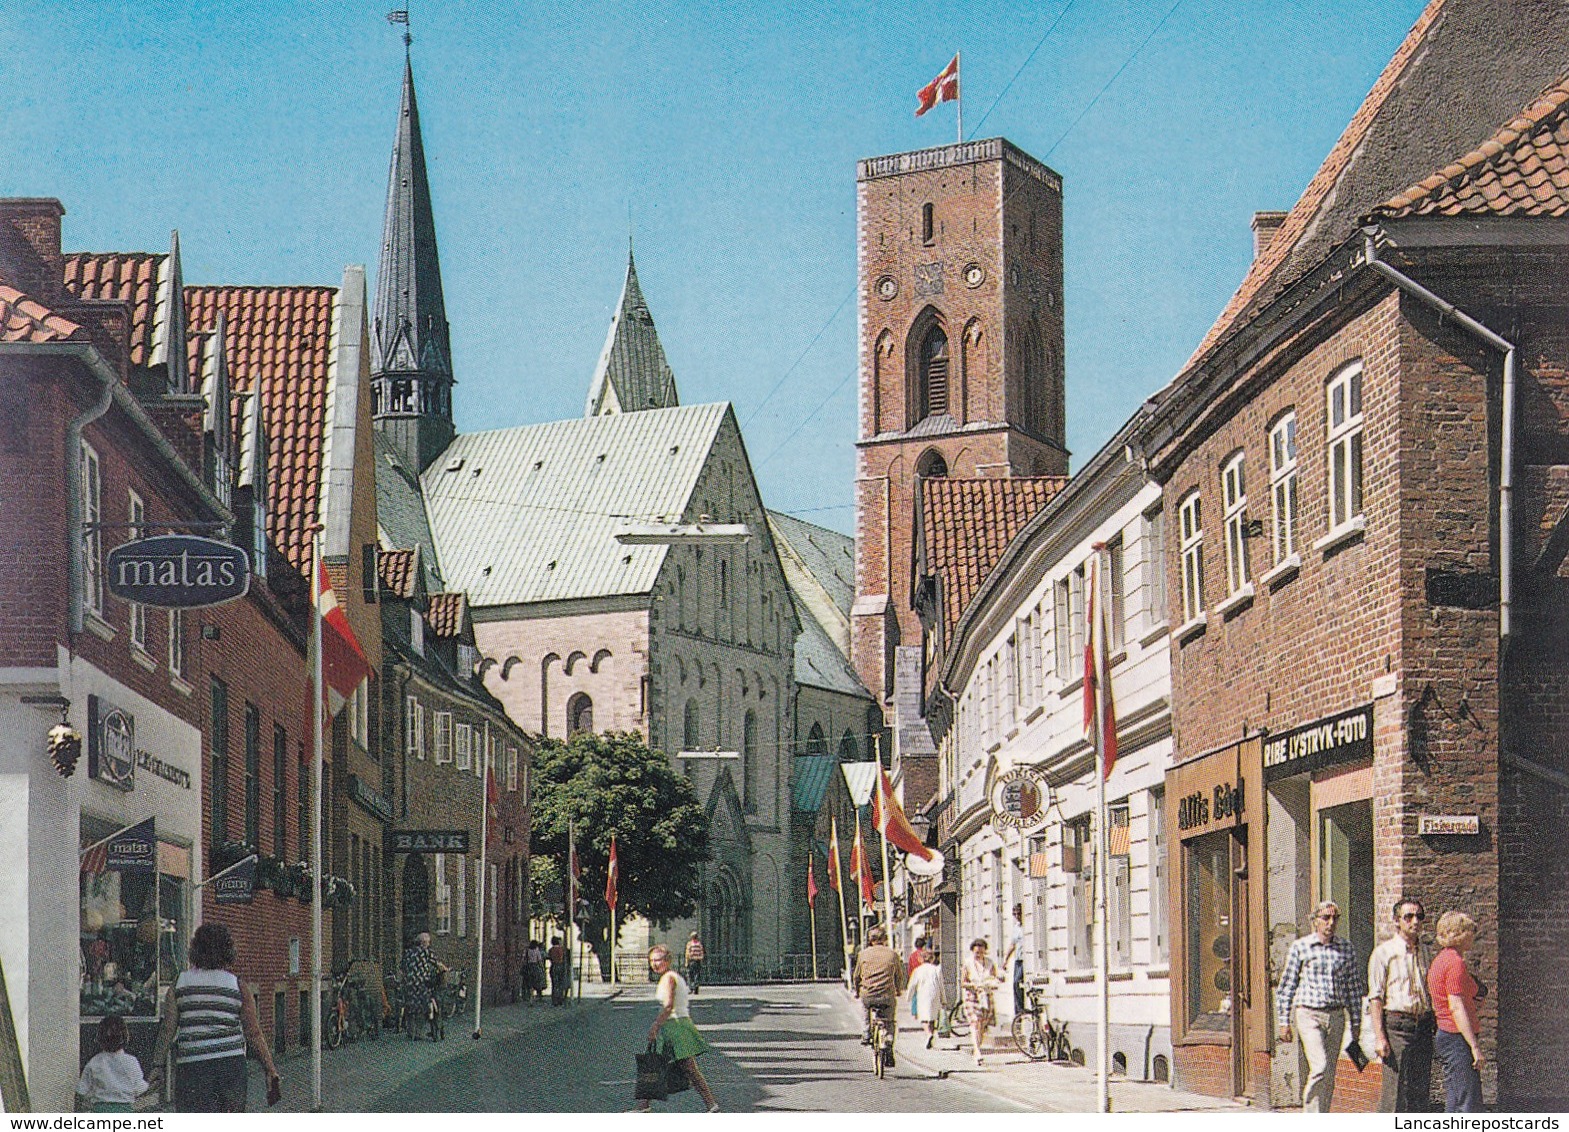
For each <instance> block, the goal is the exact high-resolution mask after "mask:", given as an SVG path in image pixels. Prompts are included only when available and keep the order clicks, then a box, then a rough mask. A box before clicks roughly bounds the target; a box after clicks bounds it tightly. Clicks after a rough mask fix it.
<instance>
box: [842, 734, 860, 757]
mask: <svg viewBox="0 0 1569 1132" xmlns="http://www.w3.org/2000/svg"><path fill="white" fill-rule="evenodd" d="M860 758H861V750H860V748H859V747H857V746H856V745H855V736H854V735H852V734H850V729H849V728H848V727H846V728H845V729H844V738H842V739H840V740H839V761H840V762H842V763H853V762H858V761H860Z"/></svg>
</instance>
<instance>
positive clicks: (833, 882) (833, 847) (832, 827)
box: [828, 818, 840, 892]
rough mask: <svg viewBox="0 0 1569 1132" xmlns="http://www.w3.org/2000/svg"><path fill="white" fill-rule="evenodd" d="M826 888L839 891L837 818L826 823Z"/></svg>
mask: <svg viewBox="0 0 1569 1132" xmlns="http://www.w3.org/2000/svg"><path fill="white" fill-rule="evenodd" d="M828 887H829V888H831V889H833V890H834V891H835V892H838V891H840V881H839V819H838V818H830V819H829V822H828Z"/></svg>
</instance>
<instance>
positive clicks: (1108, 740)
mask: <svg viewBox="0 0 1569 1132" xmlns="http://www.w3.org/2000/svg"><path fill="white" fill-rule="evenodd" d="M1105 551H1106V544H1105V543H1102V542H1098V543H1096V544H1095V569H1094V570H1093V571H1092V572H1091V574H1090V585H1089V591H1090V592H1089V601H1088V602H1087V603H1086V606H1085V614H1084V619H1085V622H1086V625H1085V628H1086V629H1087V630H1088V633H1087V634H1086V637H1085V645H1084V734H1085V735H1086V736H1088V737H1089V738H1090V739H1092V740H1098V742H1097V744H1096V745H1097V746H1098V747H1099V748H1100V772H1101V777H1102V778H1110V777H1111V768H1112V764H1113V763H1115V762H1116V761H1117V708H1116V705H1115V704H1114V703H1113V702H1112V698H1111V649H1110V648H1109V647H1108V641H1107V635H1106V605H1105V602H1104V601H1103V600H1102V594H1101V588H1100V572H1101V556H1102V555H1103V554H1104V553H1105Z"/></svg>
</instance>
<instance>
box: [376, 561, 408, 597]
mask: <svg viewBox="0 0 1569 1132" xmlns="http://www.w3.org/2000/svg"><path fill="white" fill-rule="evenodd" d="M416 565H417V560H416V558H415V553H414V551H412V550H378V551H377V552H376V570H377V572H378V573H379V574H380V575H381V584H382V585H383V586H385V587H386V588H387V589H388V590H389V591H390V592H391V593H392V594H394V595H395V596H397V597H401V598H403V599H404V600H407V599H409V598H411V597H413V596H414V580H415V578H416V576H417V570H416Z"/></svg>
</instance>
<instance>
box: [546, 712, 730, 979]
mask: <svg viewBox="0 0 1569 1132" xmlns="http://www.w3.org/2000/svg"><path fill="white" fill-rule="evenodd" d="M532 778H533V799H532V808H533V814H532V817H533V823H532V824H533V835H532V837H531V839H530V847H531V849H532V851H533V855H534V859H535V861H539V860H540V859H541V858H553V859H554V860H555V861H556V862H558V863H559V864H560V865H561V866H562V871H563V872H564V871H565V870H564V866H565V864H566V860H567V829H568V826H569V825H570V826H572V827H574V828H575V829H576V836H577V855H578V867H579V870H580V871H581V873H582V879H581V882H580V890H579V896H581V897H582V898H583V899H585V900H586V901H587V902H588V907H589V919H588V922H587V924H586V925H585V938H586V939H588V940H589V941H590V942H591V943H593V944H594V948H595V950H596V951H598V952H599V953H600V955H601V957H604V955H605V952H606V949H607V948H608V946H609V930H608V929H609V926H610V909H609V908H607V907H606V906H605V899H604V895H605V875H606V869H607V867H608V864H609V859H610V837H611V835H612V834H614V835H615V838H616V863H617V866H618V869H619V877H618V882H617V886H616V887H617V896H618V898H617V905H616V911H617V915H618V917H619V918H620V919H621V920H622V921H623V922H624V921H625V920H626V918H627V917H628V916H630V915H634V914H636V915H640V916H642V917H643V918H644V919H646V920H649V921H651V922H652V923H654V924H656V925H658V926H660V927H663V926H665V925H666V924H668V923H669V922H670V921H671V920H676V919H680V918H682V917H685V916H690V915H691V914H692V913H693V912H694V911H696V909H697V900H698V896H699V892H700V878H699V873H698V870H699V867H700V866H701V865H702V864H703V862H704V861H706V860H708V819H707V815H706V814H705V813H704V812H703V807H702V805H701V804H700V803H699V802H698V800H697V792H696V790H694V789H693V787H692V783H691V780H689V779H687V778H686V777H684V776H683V775H681V774H679V773H678V772H677V771H676V769H675V768H674V767H672V766H671V765H670V761H669V759H667V758H666V757H665V756H664V755H663V754H662V753H661V752H659V751H653V750H650V749H649V747H648V745H647V744H646V743H644V742H643V737H642V736H641V735H638V734H636V733H635V732H630V731H623V732H611V733H608V734H604V735H595V734H592V733H590V732H586V731H580V732H578V733H577V734H576V735H574V736H572V738H571V739H569V740H566V741H562V740H560V739H542V740H540V743H539V748H538V750H537V751H536V752H535V754H534V758H533V764H532ZM556 891H557V892H558V893H559V891H560V889H559V888H558V889H557V890H556ZM556 898H557V899H560V897H559V896H557V897H556Z"/></svg>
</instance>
